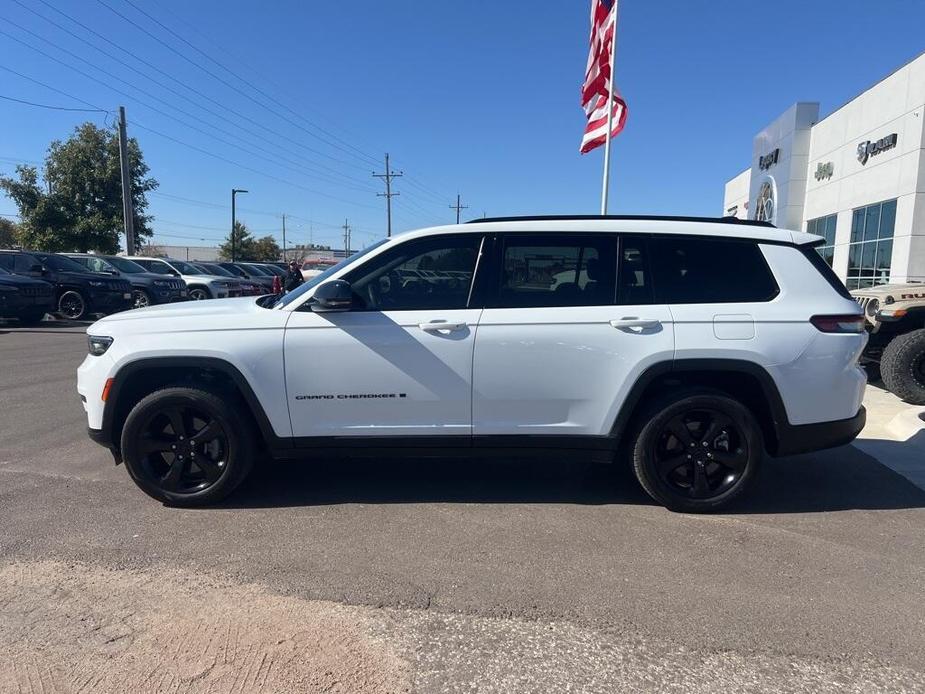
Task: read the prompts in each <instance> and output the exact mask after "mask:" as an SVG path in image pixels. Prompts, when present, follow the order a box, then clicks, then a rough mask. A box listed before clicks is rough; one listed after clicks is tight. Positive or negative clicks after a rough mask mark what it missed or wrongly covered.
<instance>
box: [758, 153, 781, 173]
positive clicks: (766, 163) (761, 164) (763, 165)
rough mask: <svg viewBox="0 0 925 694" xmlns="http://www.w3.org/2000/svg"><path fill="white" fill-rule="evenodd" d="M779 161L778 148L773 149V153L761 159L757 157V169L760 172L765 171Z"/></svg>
mask: <svg viewBox="0 0 925 694" xmlns="http://www.w3.org/2000/svg"><path fill="white" fill-rule="evenodd" d="M779 159H780V147H777V148H775V149H774V151H773V152H769V153H767V154H765V155H764V156H763V157H758V168H759V169H761V170H762V171H767V170H768V169H770V168H771V167H772V166H774V165H775V164H776V163H777V161H778V160H779Z"/></svg>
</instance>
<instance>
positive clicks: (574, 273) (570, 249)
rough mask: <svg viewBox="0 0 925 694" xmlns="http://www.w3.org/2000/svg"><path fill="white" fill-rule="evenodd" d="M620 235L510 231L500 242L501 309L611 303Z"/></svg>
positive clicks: (496, 302)
mask: <svg viewBox="0 0 925 694" xmlns="http://www.w3.org/2000/svg"><path fill="white" fill-rule="evenodd" d="M616 255H617V237H616V236H614V235H611V234H581V233H561V234H558V233H544V234H506V235H503V236H502V237H501V241H500V265H499V272H498V278H497V280H498V286H497V291H496V293H495V295H494V296H492V297H489V305H490V306H492V307H495V308H534V307H546V306H607V305H612V304H613V303H614V296H615V286H616V266H617V263H616Z"/></svg>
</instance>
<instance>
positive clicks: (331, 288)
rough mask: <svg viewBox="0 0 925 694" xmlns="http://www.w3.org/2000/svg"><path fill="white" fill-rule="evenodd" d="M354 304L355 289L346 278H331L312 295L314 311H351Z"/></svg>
mask: <svg viewBox="0 0 925 694" xmlns="http://www.w3.org/2000/svg"><path fill="white" fill-rule="evenodd" d="M351 306H353V290H352V289H350V283H349V282H346V281H344V280H331V281H330V282H325V283H324V284H322V285H320V286H319V287H318V288H317V289H316V290H315V294H314V295H313V296H312V304H311V307H312V311H314V312H315V313H325V312H326V311H349V310H350V308H351Z"/></svg>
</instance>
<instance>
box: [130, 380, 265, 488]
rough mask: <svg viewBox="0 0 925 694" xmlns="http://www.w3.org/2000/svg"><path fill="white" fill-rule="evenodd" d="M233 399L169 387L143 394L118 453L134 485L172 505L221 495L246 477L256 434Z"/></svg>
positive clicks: (249, 468) (250, 466) (184, 388)
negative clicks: (144, 395) (120, 451)
mask: <svg viewBox="0 0 925 694" xmlns="http://www.w3.org/2000/svg"><path fill="white" fill-rule="evenodd" d="M238 402H239V401H238V400H237V399H235V398H228V397H220V396H218V395H217V394H215V393H212V392H209V391H207V390H201V389H199V388H186V387H170V388H164V389H162V390H157V391H155V392H153V393H151V394H150V395H148V396H146V397H145V398H143V399H142V400H141V401H140V402H139V403H138V404H137V405H135V407H134V408H132V411H131V412H130V413H129V415H128V418H127V419H126V420H125V426H124V427H123V429H122V441H121V443H122V456H123V459H124V461H125V467H126V469H128V472H129V475H131V477H132V479H133V480H134V482H135V484H137V485H138V487H139V488H140V489H141V490H142V491H143V492H144V493H145V494H147V495H148V496H150V497H152V498H154V499H157V500H158V501H163V502H165V503H167V504H170V505H174V506H202V505H205V504H210V503H214V502H217V501H220V500H221V499H224V498H225V497H226V496H228V495H229V494H231V492H233V491H234V490H235V489H236V488H237V487H238V485H239V484H241V482H243V481H244V479H245V478H246V477H247V475H248V473H249V472H250V470H251V468H252V467H253V464H254V458H255V456H256V444H255V440H256V434H255V431H254V427H253V424H252V422H251V421H250V419H249V418H248V417H246V416H244V412H243V409H242V407H241V406H240V405H239V404H238Z"/></svg>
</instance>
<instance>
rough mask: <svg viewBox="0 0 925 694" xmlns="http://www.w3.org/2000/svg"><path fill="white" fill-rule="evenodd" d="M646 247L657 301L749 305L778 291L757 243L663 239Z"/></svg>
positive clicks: (673, 237) (679, 238)
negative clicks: (648, 252)
mask: <svg viewBox="0 0 925 694" xmlns="http://www.w3.org/2000/svg"><path fill="white" fill-rule="evenodd" d="M649 249H650V263H651V267H652V279H653V289H654V292H655V302H656V303H660V304H713V303H750V302H758V301H770V300H771V299H773V298H774V297H775V296H777V294H778V292H779V291H780V290H779V288H778V286H777V282H776V281H775V280H774V275H773V274H772V273H771V269H770V268H769V267H768V264H767V262H766V261H765V259H764V255H763V254H762V253H761V249H760V248H758V244H757V242H755V241H746V240H738V239H720V238H709V237H691V236H662V237H654V238H652V239H650V241H649Z"/></svg>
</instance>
